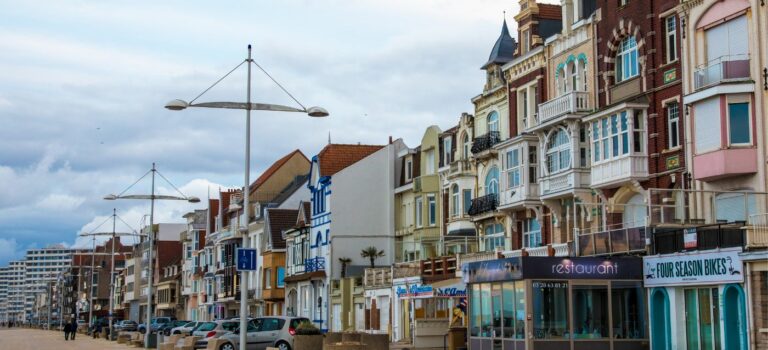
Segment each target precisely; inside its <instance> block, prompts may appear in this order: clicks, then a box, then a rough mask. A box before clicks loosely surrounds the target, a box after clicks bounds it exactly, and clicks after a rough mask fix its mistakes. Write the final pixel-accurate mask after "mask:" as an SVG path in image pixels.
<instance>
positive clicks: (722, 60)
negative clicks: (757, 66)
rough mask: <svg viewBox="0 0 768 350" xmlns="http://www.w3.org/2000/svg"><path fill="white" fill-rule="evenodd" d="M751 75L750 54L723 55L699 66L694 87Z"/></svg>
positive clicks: (695, 74)
mask: <svg viewBox="0 0 768 350" xmlns="http://www.w3.org/2000/svg"><path fill="white" fill-rule="evenodd" d="M744 34H745V35H746V33H744ZM749 77H750V74H749V55H748V54H740V55H728V56H722V57H718V58H716V59H714V60H712V61H709V62H707V63H706V64H703V65H701V66H699V67H697V69H696V72H695V73H694V89H696V90H698V89H701V88H704V87H707V86H710V85H715V84H719V83H721V82H723V81H728V80H743V79H749Z"/></svg>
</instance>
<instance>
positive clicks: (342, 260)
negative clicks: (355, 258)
mask: <svg viewBox="0 0 768 350" xmlns="http://www.w3.org/2000/svg"><path fill="white" fill-rule="evenodd" d="M339 262H340V263H341V278H344V277H347V264H349V263H351V262H352V259H350V258H339Z"/></svg>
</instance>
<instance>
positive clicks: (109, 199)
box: [104, 194, 117, 201]
mask: <svg viewBox="0 0 768 350" xmlns="http://www.w3.org/2000/svg"><path fill="white" fill-rule="evenodd" d="M115 199H117V196H116V195H114V194H108V195H106V196H104V200H108V201H113V200H115Z"/></svg>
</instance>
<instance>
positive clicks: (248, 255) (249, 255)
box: [237, 248, 256, 271]
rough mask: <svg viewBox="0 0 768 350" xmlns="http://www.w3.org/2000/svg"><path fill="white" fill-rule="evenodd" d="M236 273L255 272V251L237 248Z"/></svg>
mask: <svg viewBox="0 0 768 350" xmlns="http://www.w3.org/2000/svg"><path fill="white" fill-rule="evenodd" d="M237 271H256V249H251V248H237Z"/></svg>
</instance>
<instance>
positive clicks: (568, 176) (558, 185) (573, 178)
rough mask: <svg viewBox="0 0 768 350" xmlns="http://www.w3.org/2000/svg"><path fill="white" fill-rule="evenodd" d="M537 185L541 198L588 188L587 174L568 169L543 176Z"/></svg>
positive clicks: (586, 172)
mask: <svg viewBox="0 0 768 350" xmlns="http://www.w3.org/2000/svg"><path fill="white" fill-rule="evenodd" d="M539 183H540V186H539V190H540V191H541V195H542V196H546V195H549V194H553V193H557V192H560V191H567V190H572V189H574V188H582V187H589V172H588V171H582V170H577V169H570V170H567V171H564V172H561V173H557V174H554V175H547V176H543V177H541V178H540V179H539Z"/></svg>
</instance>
